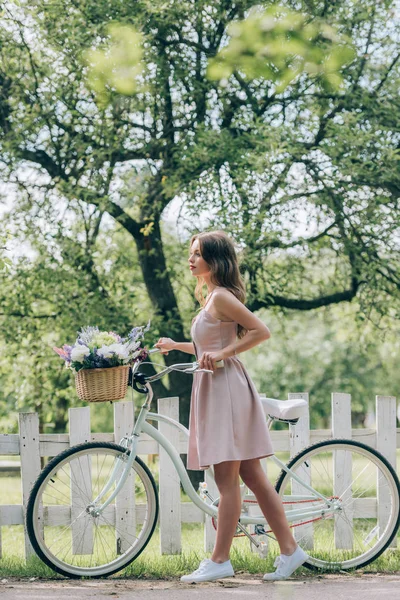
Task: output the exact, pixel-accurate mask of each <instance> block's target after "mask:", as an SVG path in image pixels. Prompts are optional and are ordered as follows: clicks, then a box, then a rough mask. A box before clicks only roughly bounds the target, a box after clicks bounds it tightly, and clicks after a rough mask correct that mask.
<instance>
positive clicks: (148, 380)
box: [132, 348, 223, 393]
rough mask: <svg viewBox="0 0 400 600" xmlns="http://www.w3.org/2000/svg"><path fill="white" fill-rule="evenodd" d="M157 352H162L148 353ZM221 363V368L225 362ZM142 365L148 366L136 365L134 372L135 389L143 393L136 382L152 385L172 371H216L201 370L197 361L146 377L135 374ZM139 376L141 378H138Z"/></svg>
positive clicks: (156, 349) (180, 364)
mask: <svg viewBox="0 0 400 600" xmlns="http://www.w3.org/2000/svg"><path fill="white" fill-rule="evenodd" d="M157 352H161V350H160V349H159V348H151V349H150V350H149V351H148V354H155V353H157ZM219 362H220V363H222V365H221V366H223V361H219ZM142 364H146V363H145V362H140V363H136V364H135V365H134V367H133V370H132V378H133V381H132V384H133V387H134V389H135V390H136V391H137V392H141V393H143V392H144V390H141V389H140V388H138V387H137V386H136V382H137V383H140V384H142V385H144V384H145V383H152V382H153V381H158V380H159V379H161V378H162V377H164V375H167V374H168V373H171V371H181V372H182V373H214V371H212V370H211V369H200V368H199V363H198V362H197V361H195V362H190V363H177V364H175V365H169V366H168V367H165V369H163V370H162V371H160V372H159V373H155V374H154V375H149V376H146V375H145V374H144V373H135V372H136V371H137V369H138V368H139V366H140V365H142ZM147 364H152V363H151V362H149V363H147ZM138 375H139V376H140V377H138ZM135 376H136V377H135ZM135 379H136V381H135Z"/></svg>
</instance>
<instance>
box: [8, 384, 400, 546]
mask: <svg viewBox="0 0 400 600" xmlns="http://www.w3.org/2000/svg"><path fill="white" fill-rule="evenodd" d="M288 398H289V399H293V398H304V399H306V400H307V401H308V394H307V393H291V394H289V395H288ZM375 406H376V429H352V427H351V396H350V395H349V394H342V393H333V394H332V402H331V409H332V413H331V423H332V426H331V429H315V430H310V419H309V414H308V415H306V416H304V417H302V418H301V419H299V421H298V423H297V424H296V425H290V426H289V429H288V430H287V431H271V438H272V442H273V446H274V450H275V452H289V453H290V455H291V456H293V455H295V454H297V452H299V451H300V450H301V449H302V448H304V447H306V446H307V445H309V444H312V443H314V442H316V441H319V440H326V439H331V438H334V437H336V438H343V437H346V438H352V439H354V440H358V441H360V442H363V443H365V444H368V445H369V446H372V447H373V448H376V449H377V450H379V451H380V452H381V453H382V454H383V455H384V456H386V458H387V459H388V460H389V461H390V462H391V464H392V465H393V466H394V468H395V469H396V466H397V465H396V449H397V448H399V447H400V429H396V398H395V397H393V396H376V403H375ZM113 408H114V431H113V432H112V433H91V430H90V409H89V407H82V408H71V409H70V410H69V430H70V431H69V433H65V434H48V433H44V434H40V433H39V418H38V415H37V413H20V415H19V433H18V434H0V456H11V455H14V456H20V469H21V485H22V505H12V504H8V505H0V558H1V556H2V543H1V529H2V527H5V526H12V525H23V524H24V516H25V507H26V504H27V501H28V496H29V492H30V489H31V487H32V485H33V483H34V482H35V480H36V478H37V476H38V475H39V472H40V468H41V467H40V465H41V457H53V456H56V455H57V454H59V453H60V452H62V451H63V450H66V449H67V448H69V447H70V446H73V445H75V444H79V443H83V442H89V441H101V442H117V443H118V442H119V441H120V440H121V438H122V437H124V436H125V435H129V434H130V432H131V431H132V427H133V424H134V407H133V403H132V402H131V401H129V402H117V403H114V405H113ZM158 412H159V413H161V414H163V415H165V416H168V417H172V418H173V419H178V417H179V398H176V397H174V398H163V399H159V400H158ZM159 427H162V430H163V434H164V435H165V436H166V437H167V438H168V439H169V440H170V441H171V443H172V444H173V445H174V446H175V448H176V449H177V450H178V452H179V453H181V454H185V453H186V451H187V439H186V437H185V436H184V434H183V433H181V432H179V431H177V430H176V429H175V428H173V427H171V426H170V425H168V424H166V423H160V424H159ZM138 454H139V455H140V456H143V455H149V454H160V460H159V462H158V470H159V473H158V480H159V495H160V517H159V519H160V551H161V553H162V554H176V553H179V552H180V551H181V524H182V523H199V522H200V523H204V546H205V549H206V550H210V549H211V548H212V546H213V543H214V539H215V530H214V528H213V526H212V523H211V519H210V518H209V517H208V516H207V517H205V516H204V513H202V512H201V511H200V509H198V508H197V507H196V506H194V505H193V504H192V503H191V502H181V501H180V482H179V478H178V476H177V473H176V471H175V469H174V467H173V464H172V461H171V460H170V458H169V456H168V455H167V454H166V452H165V451H164V450H163V449H162V448H161V452H160V449H159V445H158V443H157V442H155V441H154V440H153V439H152V438H149V437H148V436H147V435H143V436H142V437H141V439H140V441H139V445H138ZM205 480H206V481H207V483H208V485H209V490H210V493H211V494H213V491H214V493H216V490H213V486H215V484H214V482H213V480H212V479H211V478H210V476H209V474H208V472H207V471H206V474H205ZM0 481H1V479H0ZM137 511H138V515H137V517H138V519H140V505H138V506H137ZM32 553H33V549H32V547H31V545H30V542H29V539H28V536H27V533H26V531H25V555H26V556H27V557H28V556H30V555H31V554H32Z"/></svg>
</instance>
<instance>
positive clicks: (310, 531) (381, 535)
mask: <svg viewBox="0 0 400 600" xmlns="http://www.w3.org/2000/svg"><path fill="white" fill-rule="evenodd" d="M287 466H288V467H289V468H290V470H291V471H292V472H293V473H295V474H296V475H297V476H299V477H300V479H302V480H303V481H305V482H307V483H308V484H310V485H311V486H312V488H313V489H314V490H315V491H316V492H318V493H319V494H322V495H323V496H324V497H325V498H330V499H332V501H333V502H334V503H335V504H336V506H337V507H338V508H339V510H338V511H336V512H334V513H332V511H329V510H327V511H326V513H325V514H322V515H321V514H320V515H318V516H313V515H312V511H313V510H314V509H315V510H318V509H319V508H321V507H322V506H323V504H324V503H323V501H321V500H320V499H319V498H318V497H317V496H315V497H314V498H312V494H311V495H310V492H309V491H308V490H307V489H306V488H305V487H304V486H302V485H301V484H299V483H298V482H297V481H295V480H294V479H293V478H292V477H291V475H290V473H286V472H285V471H282V472H281V474H280V476H279V477H278V480H277V482H276V490H277V492H278V493H279V494H280V495H281V496H282V499H283V502H284V504H285V508H286V510H287V515H289V514H290V511H292V510H296V511H298V510H299V508H300V509H304V510H306V511H308V512H309V516H307V517H304V518H302V519H299V520H298V521H297V522H292V523H291V526H292V527H293V533H294V535H295V538H296V540H297V542H298V544H299V545H300V546H301V547H302V548H303V549H304V550H305V551H306V552H307V553H308V554H309V556H310V558H309V560H308V561H307V563H305V565H304V566H306V567H309V568H311V569H315V568H317V569H318V568H319V569H324V570H349V569H357V568H360V567H364V566H365V565H368V564H369V563H370V562H372V561H373V560H375V559H376V558H377V557H378V556H380V554H382V552H383V551H384V550H385V549H386V548H387V547H388V546H389V545H390V544H391V542H392V541H393V538H394V537H395V535H396V532H397V529H398V527H399V523H400V514H399V508H400V506H399V504H400V502H399V497H400V486H399V480H398V478H397V475H396V473H395V471H394V469H393V467H392V466H391V465H390V463H389V462H388V461H387V460H386V458H384V457H383V456H382V455H381V454H380V453H379V452H377V451H376V450H374V449H373V448H370V447H369V446H366V445H364V444H361V443H359V442H355V441H353V440H327V441H325V442H319V443H317V444H314V445H313V446H310V447H308V448H305V449H304V450H302V451H301V452H300V453H299V454H298V455H297V456H295V457H294V458H293V459H292V460H291V461H290V462H289V463H288V465H287ZM307 496H308V498H307Z"/></svg>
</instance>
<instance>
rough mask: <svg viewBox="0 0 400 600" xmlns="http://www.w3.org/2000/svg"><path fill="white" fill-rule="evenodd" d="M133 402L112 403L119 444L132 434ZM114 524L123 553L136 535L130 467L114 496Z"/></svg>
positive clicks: (132, 474) (115, 433)
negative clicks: (124, 480) (122, 484)
mask: <svg viewBox="0 0 400 600" xmlns="http://www.w3.org/2000/svg"><path fill="white" fill-rule="evenodd" d="M134 418H135V415H134V404H133V402H132V401H129V402H115V403H114V439H115V443H116V444H119V443H120V441H121V439H122V438H123V437H124V436H129V435H131V434H132V429H133V425H134ZM115 512H116V514H115V524H116V528H117V532H118V536H119V537H118V538H117V540H116V543H117V552H118V554H123V553H124V552H126V551H127V550H128V548H129V547H130V546H131V541H130V540H132V538H134V537H135V535H136V505H135V472H134V470H133V469H131V472H130V473H129V475H128V478H127V480H126V482H125V483H124V486H123V488H122V490H121V491H120V493H119V494H118V495H117V497H116V498H115Z"/></svg>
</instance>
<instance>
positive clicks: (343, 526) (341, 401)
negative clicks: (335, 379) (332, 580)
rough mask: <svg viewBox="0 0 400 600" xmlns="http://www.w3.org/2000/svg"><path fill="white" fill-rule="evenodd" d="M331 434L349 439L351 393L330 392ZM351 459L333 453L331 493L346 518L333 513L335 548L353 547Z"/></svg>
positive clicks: (346, 455) (349, 456)
mask: <svg viewBox="0 0 400 600" xmlns="http://www.w3.org/2000/svg"><path fill="white" fill-rule="evenodd" d="M331 405H332V436H333V437H334V438H345V439H351V394H340V393H333V394H332V401H331ZM352 468H353V465H352V459H351V455H350V454H349V453H348V452H345V451H343V450H337V451H335V453H334V455H333V495H334V496H338V497H339V498H341V499H342V501H343V504H344V505H346V506H347V508H346V519H344V518H343V517H342V516H341V515H339V514H338V515H335V527H334V533H335V548H341V549H352V548H353V543H354V539H353V537H354V536H353V511H352V489H351V482H352V479H353V478H352Z"/></svg>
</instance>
